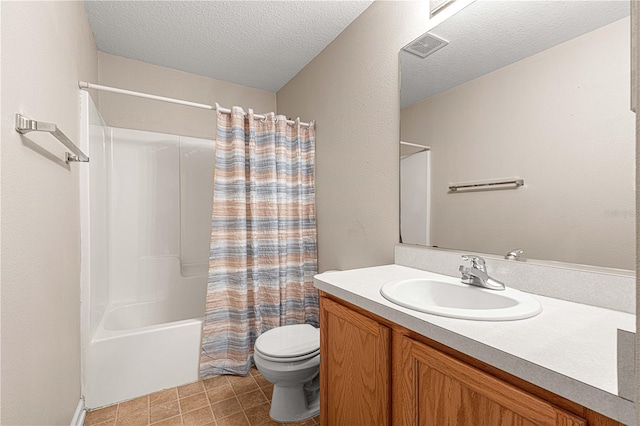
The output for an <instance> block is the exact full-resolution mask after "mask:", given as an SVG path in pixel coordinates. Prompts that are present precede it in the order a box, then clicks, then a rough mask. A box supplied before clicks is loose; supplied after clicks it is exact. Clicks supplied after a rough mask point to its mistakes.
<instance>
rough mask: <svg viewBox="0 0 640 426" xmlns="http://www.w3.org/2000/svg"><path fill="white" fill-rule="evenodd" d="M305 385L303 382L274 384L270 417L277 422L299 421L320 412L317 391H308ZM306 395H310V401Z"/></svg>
mask: <svg viewBox="0 0 640 426" xmlns="http://www.w3.org/2000/svg"><path fill="white" fill-rule="evenodd" d="M316 378H317V377H316ZM305 386H307V387H308V385H305V384H300V385H294V386H283V385H274V386H273V397H272V398H271V410H269V415H270V416H271V418H272V419H273V420H275V421H278V422H299V421H302V420H305V419H309V418H311V417H315V416H317V415H318V414H320V394H319V392H313V393H309V392H308V389H305ZM307 395H310V396H312V400H311V401H308V400H307Z"/></svg>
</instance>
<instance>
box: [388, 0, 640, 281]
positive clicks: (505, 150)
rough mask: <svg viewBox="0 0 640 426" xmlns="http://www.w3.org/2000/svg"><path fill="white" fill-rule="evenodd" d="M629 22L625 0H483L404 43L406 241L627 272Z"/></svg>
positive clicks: (631, 210) (630, 233)
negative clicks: (515, 252)
mask: <svg viewBox="0 0 640 426" xmlns="http://www.w3.org/2000/svg"><path fill="white" fill-rule="evenodd" d="M629 32H630V21H629V4H628V2H624V1H584V2H582V1H549V2H547V1H517V2H516V1H482V0H478V1H476V2H474V3H472V4H471V5H469V6H467V7H466V8H465V9H463V10H462V11H460V12H458V13H457V14H456V15H454V16H452V17H450V18H449V19H447V20H446V21H445V22H443V23H442V24H440V25H438V26H437V27H435V28H433V29H432V30H430V31H429V32H428V33H427V35H429V36H435V37H436V38H437V39H440V40H443V41H444V43H446V44H445V45H444V46H438V47H439V48H437V49H435V50H434V52H433V53H431V54H427V55H426V57H424V58H423V57H421V56H418V55H416V54H414V53H410V52H408V51H407V50H402V51H401V53H400V58H401V59H400V60H401V67H402V82H401V85H402V86H401V87H402V89H401V93H402V95H401V148H400V149H401V155H400V157H401V160H400V161H401V188H402V189H401V206H400V210H401V218H400V223H401V230H400V232H401V241H402V242H403V243H410V244H425V245H431V246H437V247H442V248H451V249H458V250H465V251H469V252H480V253H492V254H499V255H506V254H507V253H509V252H511V251H513V250H514V249H523V250H524V253H523V254H522V255H521V258H528V259H544V260H556V261H562V262H570V263H579V264H587V265H597V266H606V267H613V268H622V269H634V267H635V195H634V194H635V188H634V180H635V163H634V161H635V124H634V114H633V113H632V112H631V110H630V107H629V105H630V58H629V52H630V46H629V39H630V34H629ZM437 39H436V40H435V41H434V40H433V39H432V38H431V37H427V38H426V39H425V38H424V37H421V38H418V39H416V40H415V41H414V42H412V43H410V44H409V45H408V47H409V48H411V47H413V50H414V51H417V52H418V53H423V54H424V53H425V52H428V51H429V49H430V48H431V46H435V45H439V44H443V43H440V42H438V41H437ZM505 181H506V182H511V181H522V182H523V185H518V184H516V183H515V182H514V183H511V184H502V185H486V186H476V185H478V184H487V183H490V184H493V183H497V182H505ZM456 185H458V186H460V185H461V186H462V187H461V188H460V189H457V190H456V188H453V190H452V189H450V187H451V186H456Z"/></svg>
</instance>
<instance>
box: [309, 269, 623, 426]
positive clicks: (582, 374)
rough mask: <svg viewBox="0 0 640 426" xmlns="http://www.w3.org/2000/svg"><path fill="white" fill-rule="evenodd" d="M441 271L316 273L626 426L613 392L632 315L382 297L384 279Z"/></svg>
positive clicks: (396, 317)
mask: <svg viewBox="0 0 640 426" xmlns="http://www.w3.org/2000/svg"><path fill="white" fill-rule="evenodd" d="M439 277H442V275H441V274H436V273H432V272H428V271H422V270H419V269H413V268H408V267H405V266H399V265H385V266H377V267H371V268H363V269H354V270H349V271H341V272H326V273H323V274H318V275H316V276H315V286H316V288H318V289H319V290H322V291H324V292H326V293H329V294H331V295H333V296H336V297H338V298H340V299H343V300H345V301H347V302H349V303H352V304H354V305H356V306H359V307H361V308H363V309H366V310H368V311H370V312H372V313H374V314H376V315H378V316H380V317H382V318H385V319H388V320H390V321H392V322H395V323H397V324H399V325H401V326H403V327H406V328H408V329H410V330H412V331H415V332H417V333H419V334H421V335H423V336H425V337H428V338H430V339H433V340H436V341H438V342H440V343H442V344H445V345H447V346H449V347H451V348H453V349H456V350H458V351H460V352H463V353H465V354H467V355H470V356H473V357H474V358H476V359H479V360H481V361H483V362H486V363H487V364H490V365H492V366H495V367H497V368H499V369H501V370H503V371H506V372H508V373H510V374H513V375H515V376H517V377H520V378H522V379H524V380H527V381H529V382H531V383H533V384H535V385H538V386H540V387H542V388H545V389H547V390H549V391H551V392H554V393H556V394H558V395H560V396H562V397H564V398H567V399H569V400H571V401H575V402H577V403H579V404H581V405H584V406H586V407H588V408H590V409H592V410H594V411H597V412H599V413H601V414H604V415H606V416H608V417H611V418H613V419H615V420H618V421H620V422H623V423H625V424H634V404H633V402H631V401H628V400H626V399H624V398H621V397H619V396H618V395H617V392H618V380H617V352H616V351H617V329H622V330H626V331H632V332H635V315H632V314H628V313H624V312H618V311H614V310H610V309H604V308H600V307H595V306H589V305H583V304H579V303H574V302H568V301H565V300H560V299H554V298H551V297H545V296H539V295H534V296H535V297H536V298H537V299H538V300H539V301H540V303H541V304H542V308H543V311H542V312H541V313H540V314H539V315H537V316H535V317H533V318H529V319H525V320H517V321H473V320H462V319H455V318H447V317H442V316H437V315H431V314H426V313H422V312H418V311H414V310H411V309H408V308H404V307H402V306H399V305H396V304H395V303H393V302H391V301H389V300H387V299H385V298H384V297H383V296H382V295H381V294H380V288H381V287H382V285H383V284H385V283H386V282H388V281H392V280H398V279H408V278H431V279H437V278H439Z"/></svg>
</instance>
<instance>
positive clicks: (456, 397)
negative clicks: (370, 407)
mask: <svg viewBox="0 0 640 426" xmlns="http://www.w3.org/2000/svg"><path fill="white" fill-rule="evenodd" d="M394 349H395V350H397V351H399V353H394V357H396V356H397V357H400V358H401V360H396V361H394V365H395V366H396V367H395V368H400V369H401V371H394V380H399V381H400V382H399V383H397V384H394V390H397V391H398V392H399V393H400V395H398V401H395V399H396V397H395V396H394V410H400V412H395V413H394V418H395V420H396V422H397V423H398V424H406V425H410V424H415V425H432V426H463V425H464V426H508V425H509V426H511V425H513V426H535V425H539V426H543V425H562V426H579V425H586V424H587V423H586V421H585V420H584V419H581V418H579V417H576V416H574V415H572V414H569V413H567V412H565V411H562V410H560V409H559V408H557V407H555V406H554V405H552V404H550V403H548V402H546V401H544V400H541V399H539V398H537V397H534V396H533V395H531V394H529V393H527V392H525V391H523V390H521V389H519V388H516V387H514V386H512V385H510V384H508V383H506V382H503V381H501V380H499V379H497V378H495V377H493V376H491V375H489V374H487V373H484V372H482V371H480V370H478V369H476V368H474V367H471V366H469V365H467V364H465V363H463V362H461V361H458V360H457V359H454V358H451V357H450V356H448V355H445V354H443V353H442V352H439V351H437V350H435V349H433V348H430V347H429V346H426V345H424V344H422V343H420V342H417V341H415V340H412V339H410V338H407V337H401V338H400V341H399V342H398V343H397V346H395V347H394Z"/></svg>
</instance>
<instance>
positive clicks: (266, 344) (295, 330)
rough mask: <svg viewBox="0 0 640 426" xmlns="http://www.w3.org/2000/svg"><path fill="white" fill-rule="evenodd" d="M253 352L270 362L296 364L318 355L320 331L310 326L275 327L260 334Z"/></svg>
mask: <svg viewBox="0 0 640 426" xmlns="http://www.w3.org/2000/svg"><path fill="white" fill-rule="evenodd" d="M254 350H255V351H256V352H258V353H259V356H260V357H262V358H264V359H266V360H268V361H272V362H296V361H304V360H306V359H309V358H313V357H315V356H317V355H318V354H319V353H320V330H319V329H317V328H315V327H314V326H312V325H310V324H296V325H285V326H282V327H276V328H273V329H271V330H268V331H266V332H265V333H263V334H261V335H260V336H259V337H258V338H257V339H256V343H255V346H254Z"/></svg>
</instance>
